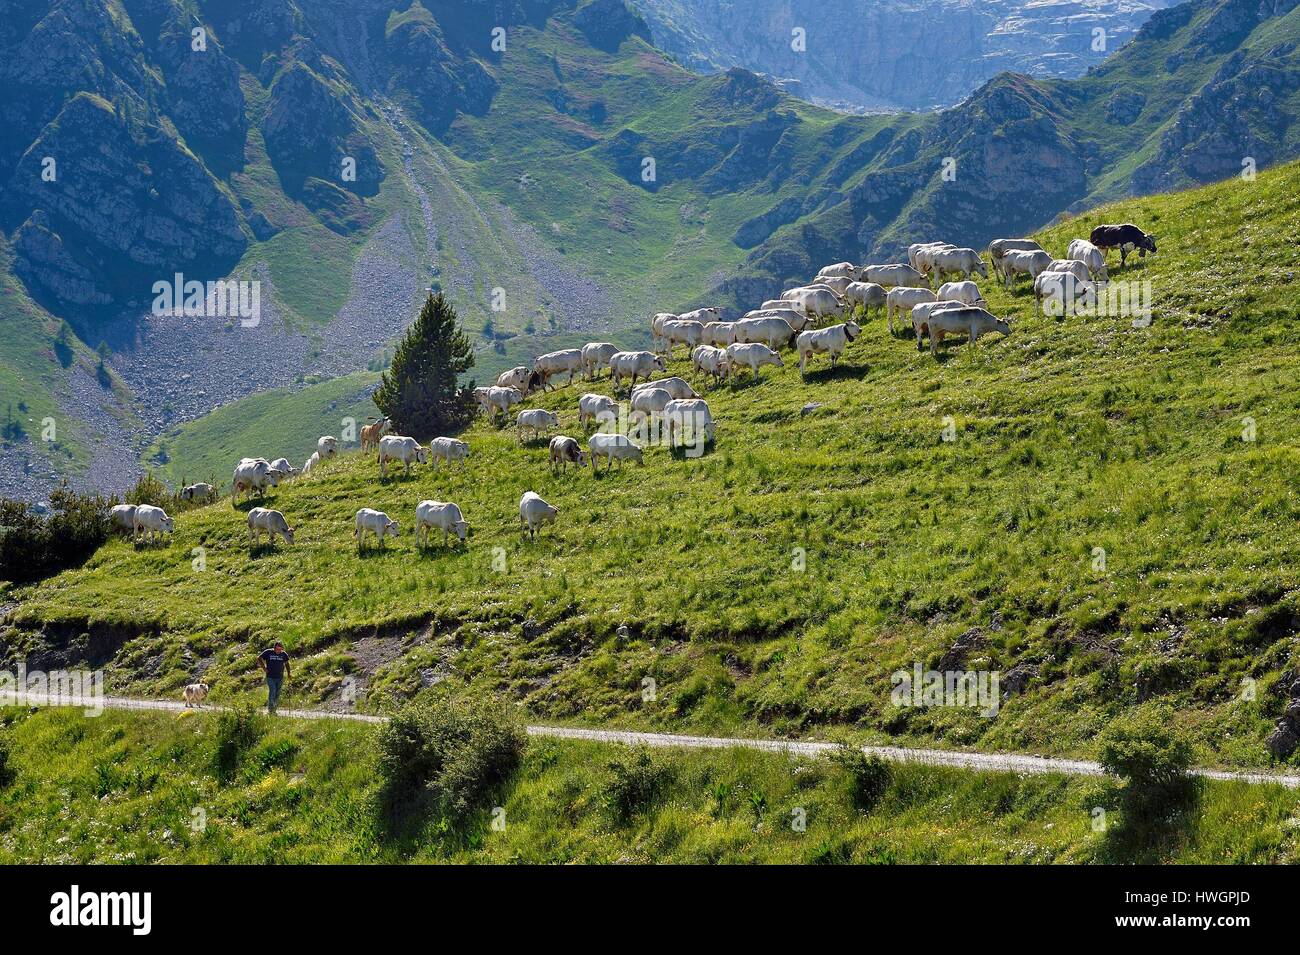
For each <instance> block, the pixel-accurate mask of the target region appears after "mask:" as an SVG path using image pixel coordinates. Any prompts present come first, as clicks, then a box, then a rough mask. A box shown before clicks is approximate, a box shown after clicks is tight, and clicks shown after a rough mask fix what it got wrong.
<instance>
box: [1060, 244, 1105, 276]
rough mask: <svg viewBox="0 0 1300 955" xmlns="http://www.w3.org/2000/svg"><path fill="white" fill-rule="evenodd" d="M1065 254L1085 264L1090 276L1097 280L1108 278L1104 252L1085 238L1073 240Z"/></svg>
mask: <svg viewBox="0 0 1300 955" xmlns="http://www.w3.org/2000/svg"><path fill="white" fill-rule="evenodd" d="M1065 254H1066V256H1067V257H1068V258H1071V259H1073V260H1074V261H1076V262H1082V263H1083V264H1084V265H1086V266H1087V267H1088V274H1089V276H1090V277H1091V278H1094V279H1097V280H1098V281H1099V282H1105V281H1108V280H1109V279H1110V272H1109V270H1108V269H1107V268H1106V253H1105V252H1103V251H1101V249H1099V248H1097V247H1096V246H1095V245H1093V244H1092V243H1091V242H1089V241H1087V240H1086V239H1075V240H1073V241H1072V242H1071V243H1070V247H1069V249H1067V250H1066V253H1065Z"/></svg>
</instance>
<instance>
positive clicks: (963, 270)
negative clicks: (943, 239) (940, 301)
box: [925, 249, 989, 284]
mask: <svg viewBox="0 0 1300 955" xmlns="http://www.w3.org/2000/svg"><path fill="white" fill-rule="evenodd" d="M925 255H926V261H928V263H929V265H930V268H929V270H928V271H929V272H931V273H933V275H934V280H935V283H936V284H938V283H941V282H942V281H943V280H944V279H945V278H947V277H948V276H950V275H956V276H960V277H961V278H962V279H967V278H970V277H971V276H972V275H981V276H983V277H984V278H988V277H989V269H988V266H987V265H985V264H984V260H983V259H982V258H980V254H979V253H978V252H976V251H975V250H974V249H938V250H936V251H934V252H929V253H925Z"/></svg>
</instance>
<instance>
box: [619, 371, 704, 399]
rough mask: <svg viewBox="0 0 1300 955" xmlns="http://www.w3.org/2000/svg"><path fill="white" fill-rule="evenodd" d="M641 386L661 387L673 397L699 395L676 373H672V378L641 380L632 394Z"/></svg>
mask: <svg viewBox="0 0 1300 955" xmlns="http://www.w3.org/2000/svg"><path fill="white" fill-rule="evenodd" d="M643 388H662V389H663V390H664V391H666V392H668V393H669V394H670V395H672V396H673V397H674V398H698V397H699V395H698V394H696V393H695V389H694V388H692V387H691V386H690V385H688V384H687V383H686V379H685V378H681V377H678V376H677V375H674V376H673V377H672V378H660V379H659V380H658V381H643V382H641V384H639V385H637V386H636V387H635V388H633V389H632V394H633V395H635V394H636V393H637V392H638V391H641V390H642V389H643Z"/></svg>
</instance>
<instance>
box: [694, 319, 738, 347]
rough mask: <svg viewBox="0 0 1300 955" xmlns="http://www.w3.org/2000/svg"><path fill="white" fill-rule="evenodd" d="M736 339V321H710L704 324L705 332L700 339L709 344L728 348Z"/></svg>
mask: <svg viewBox="0 0 1300 955" xmlns="http://www.w3.org/2000/svg"><path fill="white" fill-rule="evenodd" d="M735 340H736V323H735V322H709V324H707V325H705V326H704V333H703V334H702V335H701V336H700V341H701V342H703V343H705V344H707V345H718V346H721V347H723V348H726V347H727V346H728V345H730V344H731V343H732V342H734V341H735Z"/></svg>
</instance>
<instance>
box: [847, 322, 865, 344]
mask: <svg viewBox="0 0 1300 955" xmlns="http://www.w3.org/2000/svg"><path fill="white" fill-rule="evenodd" d="M861 334H862V326H861V325H859V324H858V323H857V322H845V323H844V337H845V338H847V339H848V340H849V341H854V340H855V339H856V338H857V337H858V336H859V335H861Z"/></svg>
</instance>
